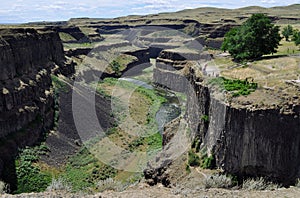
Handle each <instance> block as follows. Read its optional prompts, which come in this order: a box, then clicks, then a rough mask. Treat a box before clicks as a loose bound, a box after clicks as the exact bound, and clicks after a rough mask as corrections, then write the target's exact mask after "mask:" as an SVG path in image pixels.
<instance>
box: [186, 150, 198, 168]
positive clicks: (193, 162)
mask: <svg viewBox="0 0 300 198" xmlns="http://www.w3.org/2000/svg"><path fill="white" fill-rule="evenodd" d="M188 165H189V166H199V165H200V157H199V156H198V155H197V154H196V153H194V151H193V150H190V151H189V153H188Z"/></svg>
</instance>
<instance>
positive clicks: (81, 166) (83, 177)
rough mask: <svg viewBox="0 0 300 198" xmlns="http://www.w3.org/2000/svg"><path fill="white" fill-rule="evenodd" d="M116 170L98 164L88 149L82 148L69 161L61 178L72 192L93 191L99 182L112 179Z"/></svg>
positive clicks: (100, 163)
mask: <svg viewBox="0 0 300 198" xmlns="http://www.w3.org/2000/svg"><path fill="white" fill-rule="evenodd" d="M117 172H118V171H117V170H116V169H114V168H113V167H111V166H108V165H106V164H103V163H102V162H100V161H99V160H98V159H97V158H95V156H94V155H93V154H91V153H90V152H89V151H88V149H86V148H85V147H83V148H82V149H81V150H80V151H79V152H78V153H77V154H76V155H74V156H72V157H71V158H70V159H69V162H68V164H67V165H66V168H65V171H64V173H62V175H61V177H62V178H64V179H65V180H66V181H67V182H69V183H70V184H71V185H72V190H73V191H75V192H76V191H87V190H88V189H89V190H90V191H93V190H94V189H95V188H96V184H97V182H99V180H105V179H107V178H113V177H115V176H116V174H117Z"/></svg>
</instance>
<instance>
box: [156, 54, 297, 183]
mask: <svg viewBox="0 0 300 198" xmlns="http://www.w3.org/2000/svg"><path fill="white" fill-rule="evenodd" d="M161 55H163V53H161ZM169 57H176V56H175V55H174V56H169ZM159 58H162V57H159ZM172 61H174V60H169V61H164V62H165V63H167V62H172ZM165 65H166V64H165ZM171 66H172V64H168V66H167V67H169V68H167V67H166V66H165V67H164V68H163V67H162V66H160V63H158V65H157V66H156V68H155V71H154V80H155V81H156V83H158V84H162V85H165V84H166V83H167V82H166V81H169V80H172V81H169V84H170V86H171V85H172V86H171V87H170V88H171V89H173V90H175V91H181V92H184V93H186V94H187V111H186V119H187V121H188V123H189V127H190V129H191V138H196V137H197V138H199V139H200V142H201V143H202V146H201V147H202V148H207V151H208V154H209V155H214V156H215V158H216V161H217V165H218V167H219V168H221V169H223V170H225V172H227V173H231V174H237V175H238V176H240V177H241V178H242V177H244V176H266V177H269V178H270V179H272V180H275V181H279V182H282V183H283V184H286V185H289V184H291V183H292V182H294V180H295V179H296V178H297V177H299V176H300V174H299V173H300V168H299V167H300V166H299V165H300V158H299V157H300V156H299V155H300V134H299V131H300V118H299V117H300V111H299V105H294V106H293V108H292V109H291V111H289V113H284V112H282V111H280V108H281V107H280V106H278V107H275V108H272V109H269V108H254V109H248V108H247V107H244V108H243V107H240V108H237V107H234V106H233V105H230V104H227V103H226V102H224V101H223V100H221V99H220V97H217V95H216V94H218V93H215V91H213V89H211V88H210V87H209V86H208V85H207V84H206V83H205V81H204V80H203V78H202V77H201V72H200V68H199V67H197V66H196V65H188V64H187V65H186V66H185V67H184V68H183V69H181V70H178V68H177V69H174V68H173V71H171V70H172V69H170V68H171ZM174 71H176V72H174ZM176 74H177V76H176ZM166 79H167V80H166ZM204 115H205V116H208V119H207V120H204V119H201V117H202V116H204Z"/></svg>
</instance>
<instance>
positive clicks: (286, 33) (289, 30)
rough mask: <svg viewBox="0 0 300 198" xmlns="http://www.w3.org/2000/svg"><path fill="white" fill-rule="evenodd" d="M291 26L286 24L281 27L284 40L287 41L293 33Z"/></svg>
mask: <svg viewBox="0 0 300 198" xmlns="http://www.w3.org/2000/svg"><path fill="white" fill-rule="evenodd" d="M293 31H294V30H293V27H292V26H291V25H288V26H286V27H284V28H283V30H282V35H283V36H284V38H285V40H286V41H289V37H290V36H292V35H293Z"/></svg>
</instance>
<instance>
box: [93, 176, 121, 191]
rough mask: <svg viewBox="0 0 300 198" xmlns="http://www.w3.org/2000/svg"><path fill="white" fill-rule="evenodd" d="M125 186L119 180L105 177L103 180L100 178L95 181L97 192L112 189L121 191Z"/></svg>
mask: <svg viewBox="0 0 300 198" xmlns="http://www.w3.org/2000/svg"><path fill="white" fill-rule="evenodd" d="M125 188H126V186H125V185H123V184H122V183H121V182H120V181H116V180H114V179H112V178H107V179H105V180H100V181H99V182H98V183H97V190H98V191H99V192H103V191H105V190H113V191H122V190H124V189H125Z"/></svg>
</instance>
